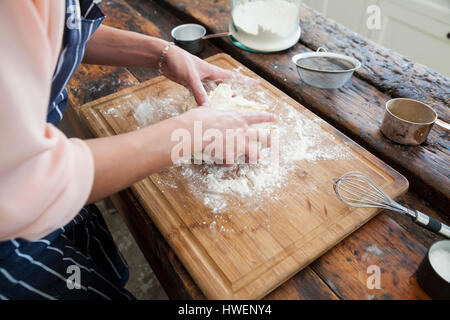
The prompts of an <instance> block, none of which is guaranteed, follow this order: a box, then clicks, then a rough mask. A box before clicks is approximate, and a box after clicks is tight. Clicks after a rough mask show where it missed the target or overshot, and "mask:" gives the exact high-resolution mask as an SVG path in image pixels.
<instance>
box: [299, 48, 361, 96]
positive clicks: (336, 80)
mask: <svg viewBox="0 0 450 320" xmlns="http://www.w3.org/2000/svg"><path fill="white" fill-rule="evenodd" d="M292 62H293V63H294V64H295V65H296V66H297V71H298V74H299V75H300V78H301V79H302V80H303V81H304V82H305V83H307V84H309V85H311V86H313V87H317V88H321V89H337V88H340V87H342V86H343V85H344V84H346V83H347V81H349V80H350V78H351V77H352V75H353V72H355V70H357V69H359V68H360V67H361V62H359V61H358V60H357V59H355V58H353V57H349V56H346V55H343V54H337V53H330V52H327V50H326V49H325V48H323V47H320V48H319V49H318V50H317V52H306V53H300V54H297V55H295V56H294V57H292Z"/></svg>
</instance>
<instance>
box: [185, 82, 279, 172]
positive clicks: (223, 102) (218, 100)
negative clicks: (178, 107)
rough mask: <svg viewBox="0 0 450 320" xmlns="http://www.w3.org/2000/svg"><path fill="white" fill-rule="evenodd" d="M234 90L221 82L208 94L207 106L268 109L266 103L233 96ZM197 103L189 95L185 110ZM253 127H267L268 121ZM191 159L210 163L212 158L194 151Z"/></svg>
mask: <svg viewBox="0 0 450 320" xmlns="http://www.w3.org/2000/svg"><path fill="white" fill-rule="evenodd" d="M233 95H234V92H233V90H232V89H231V86H230V85H229V84H225V83H221V84H219V86H217V88H216V89H215V90H213V91H211V92H210V93H209V94H208V97H209V99H208V100H209V107H210V108H213V109H217V110H236V111H243V112H252V111H254V112H261V111H266V110H267V109H269V107H268V106H267V105H264V104H261V103H259V102H256V101H250V100H247V99H245V98H244V97H243V96H240V95H237V96H233ZM197 107H198V105H197V103H196V102H195V99H194V97H191V98H190V99H189V100H188V101H187V103H186V105H185V108H184V109H185V111H188V110H190V109H192V108H197ZM252 127H254V128H258V129H269V128H270V125H269V124H268V123H259V124H254V125H252ZM258 147H259V148H261V144H260V143H258ZM193 159H194V160H197V162H198V161H202V162H206V163H212V162H213V161H212V159H211V158H210V157H209V155H207V154H203V153H201V152H200V153H196V154H194V155H193Z"/></svg>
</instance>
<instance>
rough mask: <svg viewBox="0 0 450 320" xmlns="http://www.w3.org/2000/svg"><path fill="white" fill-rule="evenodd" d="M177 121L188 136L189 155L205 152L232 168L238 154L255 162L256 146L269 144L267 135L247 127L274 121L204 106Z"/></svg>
mask: <svg viewBox="0 0 450 320" xmlns="http://www.w3.org/2000/svg"><path fill="white" fill-rule="evenodd" d="M180 118H181V119H182V121H183V123H184V127H185V128H186V129H188V131H189V132H190V134H191V139H190V141H191V152H192V153H193V154H195V153H198V152H203V153H204V154H205V153H206V154H208V155H209V156H211V158H212V159H213V160H214V162H216V163H218V164H225V165H226V166H231V165H233V164H234V163H235V161H236V159H237V158H238V157H239V156H241V155H245V158H246V161H247V162H249V163H256V161H257V160H258V159H259V152H260V148H259V146H262V147H264V148H268V147H270V145H271V140H270V133H269V132H268V131H267V130H261V129H255V128H251V127H250V125H252V124H257V123H263V122H273V121H275V116H274V115H273V114H271V113H267V112H243V113H241V112H234V111H221V110H215V109H211V108H208V107H199V108H195V109H191V110H190V111H188V112H186V113H184V114H183V115H181V116H180ZM195 128H197V129H195ZM198 128H201V132H200V134H201V135H200V136H196V134H197V135H198V131H196V130H198ZM192 137H193V138H192ZM198 139H200V141H198Z"/></svg>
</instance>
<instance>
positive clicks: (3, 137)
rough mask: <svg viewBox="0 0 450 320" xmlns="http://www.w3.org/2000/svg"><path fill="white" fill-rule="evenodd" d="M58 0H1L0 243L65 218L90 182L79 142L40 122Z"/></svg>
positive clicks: (57, 28)
mask: <svg viewBox="0 0 450 320" xmlns="http://www.w3.org/2000/svg"><path fill="white" fill-rule="evenodd" d="M61 3H64V1H50V2H49V1H47V0H35V1H33V2H32V1H15V0H2V1H0V43H1V47H2V49H1V50H0V241H1V240H7V239H11V238H16V237H21V238H25V239H28V240H36V239H39V238H41V237H43V236H45V235H47V234H48V233H50V232H52V231H54V230H56V229H57V228H59V227H61V226H63V225H65V224H66V223H68V222H69V221H70V220H71V219H72V218H73V217H74V216H75V215H76V214H77V212H78V211H79V210H80V209H81V208H82V206H83V205H84V204H85V202H86V200H87V198H88V196H89V194H90V191H91V188H92V184H93V172H94V165H93V158H92V154H91V152H90V150H89V148H88V146H87V145H86V144H85V143H84V142H83V141H81V140H78V139H68V138H67V137H66V136H65V135H64V134H63V133H62V132H61V131H59V130H58V129H57V128H56V127H54V126H53V125H51V124H47V123H46V115H47V107H48V104H49V101H48V100H49V95H50V88H51V78H52V74H53V71H54V68H55V65H56V61H57V58H58V54H59V50H60V42H61V41H62V29H63V20H64V5H61Z"/></svg>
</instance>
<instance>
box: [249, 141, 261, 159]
mask: <svg viewBox="0 0 450 320" xmlns="http://www.w3.org/2000/svg"><path fill="white" fill-rule="evenodd" d="M245 158H246V162H247V163H249V164H256V163H257V162H258V160H259V158H260V149H259V145H258V143H257V142H255V141H250V142H249V143H247V144H246V146H245Z"/></svg>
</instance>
